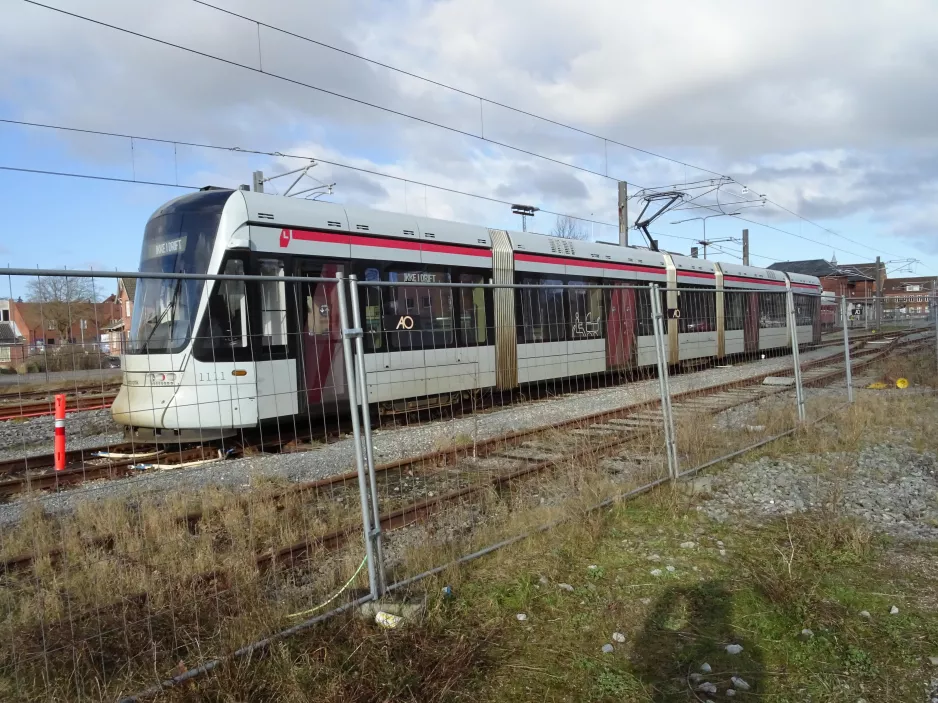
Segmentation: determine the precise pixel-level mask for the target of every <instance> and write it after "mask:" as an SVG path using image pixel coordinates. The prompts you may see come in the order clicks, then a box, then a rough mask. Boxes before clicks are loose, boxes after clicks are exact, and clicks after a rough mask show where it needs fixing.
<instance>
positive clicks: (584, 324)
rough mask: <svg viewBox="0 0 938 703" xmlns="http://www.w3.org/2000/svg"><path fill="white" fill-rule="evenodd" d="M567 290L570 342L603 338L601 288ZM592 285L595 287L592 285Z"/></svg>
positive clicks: (576, 284)
mask: <svg viewBox="0 0 938 703" xmlns="http://www.w3.org/2000/svg"><path fill="white" fill-rule="evenodd" d="M571 284H573V285H575V286H577V287H576V288H568V289H567V295H568V298H569V301H570V337H569V339H571V340H574V341H576V340H580V339H594V338H596V337H602V336H603V291H602V289H601V288H587V287H585V286H586V285H589V284H584V287H583V288H580V287H579V284H578V283H577V282H576V281H571ZM593 285H596V284H595V283H593Z"/></svg>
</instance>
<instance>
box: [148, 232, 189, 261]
mask: <svg viewBox="0 0 938 703" xmlns="http://www.w3.org/2000/svg"><path fill="white" fill-rule="evenodd" d="M185 250H186V238H185V236H183V237H178V238H177V239H167V240H166V241H163V242H154V243H152V244H150V245H149V246H148V247H147V258H148V259H158V258H160V257H161V256H170V255H173V256H175V255H176V254H181V253H182V252H184V251H185Z"/></svg>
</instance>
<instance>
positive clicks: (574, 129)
mask: <svg viewBox="0 0 938 703" xmlns="http://www.w3.org/2000/svg"><path fill="white" fill-rule="evenodd" d="M192 2H194V3H196V4H198V5H202V6H204V7H208V8H210V9H212V10H216V11H218V12H223V13H225V14H226V15H230V16H232V17H237V18H239V19H242V20H244V21H245V22H250V23H251V24H255V25H257V26H258V27H265V28H266V29H270V30H272V31H274V32H279V33H281V34H284V35H286V36H288V37H293V38H294V39H299V40H301V41H304V42H308V43H310V44H315V45H316V46H321V47H323V48H324V49H329V50H331V51H335V52H336V53H339V54H344V55H346V56H350V57H351V58H354V59H358V60H359V61H365V62H366V63H370V64H372V65H375V66H380V67H381V68H386V69H388V70H389V71H394V72H395V73H399V74H401V75H403V76H408V77H410V78H416V79H417V80H419V81H424V82H425V83H429V84H431V85H435V86H437V87H439V88H446V89H447V90H452V91H453V92H454V93H459V94H460V95H465V96H466V97H469V98H474V99H475V100H480V101H482V102H485V103H488V104H489V105H494V106H495V107H500V108H503V109H505V110H511V111H512V112H516V113H518V114H519V115H525V116H526V117H533V118H534V119H536V120H540V121H542V122H546V123H547V124H552V125H554V126H555V127H562V128H564V129H569V130H570V131H571V132H577V133H578V134H582V135H584V136H586V137H592V138H593V139H600V140H602V141H604V142H607V143H609V144H615V145H616V146H621V147H623V148H625V149H631V150H632V151H637V152H639V153H641V154H647V155H648V156H654V157H655V158H656V159H663V160H665V161H670V162H671V163H674V164H678V165H680V166H687V167H688V168H693V169H697V170H698V171H703V172H704V173H712V174H713V175H715V176H722V175H724V174H722V173H719V172H718V171H713V170H711V169H708V168H704V167H703V166H696V165H694V164H691V163H687V162H686V161H681V160H680V159H675V158H673V157H671V156H665V155H664V154H660V153H657V152H654V151H650V150H649V149H643V148H641V147H637V146H635V145H633V144H626V143H624V142H620V141H618V140H616V139H612V138H611V137H604V136H602V135H600V134H596V133H594V132H590V131H589V130H586V129H583V128H582V127H576V126H574V125H571V124H569V123H566V122H561V121H559V120H555V119H552V118H550V117H544V116H543V115H538V114H536V113H534V112H530V111H528V110H524V109H522V108H520V107H515V106H513V105H508V104H506V103H503V102H500V101H498V100H493V99H492V98H487V97H485V96H484V95H479V94H477V93H473V92H472V91H469V90H465V89H463V88H457V87H456V86H454V85H450V84H448V83H443V82H442V81H438V80H434V79H433V78H428V77H426V76H422V75H420V74H419V73H413V72H412V71H408V70H406V69H403V68H398V67H397V66H392V65H391V64H388V63H384V62H383V61H378V60H377V59H372V58H370V57H368V56H363V55H362V54H356V53H355V52H354V51H349V50H348V49H342V48H341V47H338V46H335V45H333V44H329V43H327V42H324V41H320V40H318V39H313V38H312V37H307V36H305V35H303V34H297V33H296V32H291V31H290V30H288V29H284V28H283V27H277V26H276V25H272V24H268V23H267V22H262V21H261V20H258V19H255V18H253V17H248V16H247V15H243V14H240V13H238V12H234V11H233V10H229V9H226V8H224V7H219V6H218V5H213V4H212V3H210V2H205V0H192Z"/></svg>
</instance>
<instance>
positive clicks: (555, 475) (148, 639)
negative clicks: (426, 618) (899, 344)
mask: <svg viewBox="0 0 938 703" xmlns="http://www.w3.org/2000/svg"><path fill="white" fill-rule="evenodd" d="M890 363H891V364H895V363H897V362H890ZM916 363H924V361H923V360H918V361H916V360H915V359H913V358H909V359H905V360H902V362H901V363H899V364H898V365H897V366H896V368H895V369H892V370H883V371H882V372H883V373H893V372H896V373H902V374H903V375H905V376H906V377H909V378H913V379H916V380H914V381H913V383H914V384H916V385H919V384H926V383H928V382H929V379H930V378H931V377H929V376H928V374H926V373H925V372H924V371H923V372H922V375H921V376H916V375H915V374H914V370H915V368H916V366H915V365H916ZM877 373H879V370H877ZM918 379H921V380H918ZM776 401H777V402H776ZM776 401H772V402H766V403H762V404H759V405H757V406H754V407H752V408H751V412H750V415H747V416H746V417H745V423H744V424H746V425H748V426H750V427H753V428H756V427H757V428H760V429H758V430H741V429H740V428H739V427H731V428H730V429H720V427H719V425H718V424H717V423H716V422H715V421H714V419H713V417H712V416H710V415H707V414H706V413H704V412H701V413H699V414H697V415H682V416H680V417H679V418H678V420H677V424H676V428H675V429H676V438H677V443H678V448H679V451H680V454H681V459H680V461H681V469H687V468H690V467H691V466H694V465H698V464H701V463H704V462H707V461H710V460H712V459H714V458H717V457H719V456H722V455H725V454H727V453H729V452H732V451H737V450H739V449H742V448H744V447H746V446H749V445H751V444H753V443H755V442H757V441H760V440H761V439H763V438H764V437H769V436H772V435H774V434H778V433H779V432H781V431H783V430H786V429H789V428H792V427H794V425H795V418H794V407H793V402H792V400H791V399H789V398H787V396H786V395H785V394H780V395H779V396H778V397H777V399H776ZM825 402H826V401H825ZM831 404H833V401H831ZM826 407H827V406H825V405H824V404H823V403H821V402H819V403H817V404H815V405H814V406H813V407H812V412H821V411H822V410H824V409H826ZM934 410H935V398H933V396H931V395H921V394H918V395H915V394H911V393H906V394H902V393H901V392H899V391H894V392H882V393H880V394H860V397H859V399H858V402H857V403H856V404H855V405H854V406H853V407H851V408H850V409H849V411H848V412H846V413H844V414H842V415H840V416H837V417H836V419H835V420H833V421H829V422H828V423H826V424H824V425H822V426H819V427H816V428H813V429H812V430H811V431H809V432H797V433H795V434H794V435H792V436H790V437H789V438H787V439H785V440H782V441H780V442H776V443H774V444H771V445H767V446H766V447H764V448H762V449H760V450H759V451H760V452H761V453H765V454H771V453H778V454H782V453H786V452H799V453H809V454H812V453H813V454H818V455H823V454H830V453H836V452H855V451H857V450H858V449H859V448H860V447H862V446H863V444H864V443H866V442H871V441H876V440H877V439H878V438H880V437H882V436H884V435H887V434H888V433H889V432H893V431H895V429H894V428H895V427H896V426H897V424H898V425H899V426H901V427H903V428H906V430H907V431H908V433H909V434H910V436H911V435H915V436H916V437H919V438H920V439H919V440H918V441H921V442H925V443H930V442H932V441H934V442H938V440H930V439H927V438H928V437H930V436H931V435H930V432H929V431H928V428H929V427H930V423H931V418H933V417H934ZM884 414H886V415H887V416H888V419H889V423H884V422H883V419H884ZM887 424H888V425H891V427H892V429H890V427H889V426H887ZM541 442H542V444H543V446H546V447H559V446H562V447H564V448H565V449H568V450H571V451H572V450H576V452H577V454H576V456H577V458H576V459H575V460H570V461H566V462H561V463H560V465H556V466H553V467H551V468H550V469H549V470H547V471H543V472H539V473H535V474H531V475H529V476H526V477H524V478H523V479H519V480H516V481H510V482H497V483H495V484H493V483H492V478H493V476H494V475H495V473H496V472H498V471H499V470H501V469H499V466H498V463H497V462H491V461H489V460H485V459H483V460H479V461H478V462H477V463H473V462H472V460H465V461H460V462H459V463H458V464H455V465H444V466H440V467H435V468H434V467H430V468H427V469H426V470H424V471H422V472H418V473H417V474H416V475H414V474H407V473H406V472H405V473H401V472H398V473H394V472H389V473H388V474H386V475H385V476H383V477H382V479H381V485H380V487H379V493H380V495H381V496H382V508H383V509H385V510H390V509H393V508H395V507H399V506H401V505H403V504H404V503H405V502H407V500H408V498H406V496H413V495H414V493H415V492H416V493H417V495H421V496H422V497H423V498H425V499H430V498H433V497H439V496H440V495H444V494H446V493H449V492H452V491H457V490H461V489H466V488H474V489H477V490H475V491H474V492H472V493H469V494H467V495H466V496H465V497H464V498H463V499H462V500H460V501H456V502H453V503H449V504H447V505H445V506H443V507H441V508H440V509H439V510H438V511H437V512H436V513H434V514H433V515H431V516H430V518H429V519H427V520H425V521H423V522H421V523H419V524H414V525H411V526H409V527H406V528H403V529H400V530H396V531H394V532H391V533H389V534H387V535H386V536H385V549H386V555H387V561H388V569H389V575H390V576H391V578H392V580H397V579H401V578H407V577H409V576H412V575H415V574H418V573H420V572H422V571H424V570H426V569H429V568H432V567H436V566H439V565H440V564H445V563H448V562H451V561H453V560H455V559H457V558H459V557H461V556H463V555H465V554H468V553H471V552H473V551H475V550H478V549H481V548H484V547H486V546H488V545H491V544H494V543H497V542H500V541H503V540H506V539H510V538H513V537H515V536H518V535H522V534H525V533H528V532H530V531H532V530H536V529H537V528H538V527H539V526H541V525H544V524H548V523H551V522H555V521H564V523H565V527H564V528H563V534H564V537H563V538H562V540H560V541H559V542H557V541H556V540H557V538H556V537H554V536H553V535H556V534H557V533H556V532H554V531H552V532H550V533H547V534H545V535H541V536H535V537H534V538H533V539H531V540H529V542H528V545H529V546H525V547H524V549H532V550H535V551H536V550H547V551H551V550H554V551H556V550H557V549H559V550H561V551H564V552H565V553H568V554H569V555H576V554H577V551H578V545H579V544H590V543H593V542H594V541H595V540H596V538H597V537H598V536H599V534H600V533H601V532H602V529H603V525H604V519H603V518H602V517H601V516H600V515H598V514H597V513H594V512H591V511H590V508H591V507H592V506H594V505H596V504H597V503H599V502H601V501H603V500H606V499H609V498H612V497H614V496H616V495H620V494H622V493H624V492H627V491H629V490H631V489H634V488H637V487H639V486H643V485H645V484H647V483H649V482H650V481H653V480H656V479H658V478H661V477H662V476H664V475H666V461H665V459H664V446H663V439H662V435H661V433H660V432H658V431H653V430H650V431H648V432H647V433H644V434H643V435H641V436H640V437H638V438H636V439H634V440H633V441H631V443H630V444H629V445H628V448H627V450H626V451H625V452H619V453H620V454H622V455H621V456H614V455H615V454H616V452H610V451H609V450H607V449H606V448H604V447H603V446H602V442H599V441H597V440H596V438H595V437H586V436H583V435H576V434H572V433H569V432H567V433H557V434H556V435H555V436H552V437H547V438H546V439H542V440H541ZM469 444H471V439H469V438H467V437H462V436H457V437H454V438H452V439H451V440H448V441H447V444H446V446H445V447H441V448H450V447H464V446H468V445H469ZM610 454H612V455H613V456H610ZM636 457H642V459H641V460H640V461H639V460H635V458H636ZM835 468H836V467H835ZM847 468H848V467H847V465H846V464H844V466H842V467H841V469H842V470H847ZM283 488H284V485H283V484H282V483H281V482H273V481H266V480H261V479H259V480H256V481H253V480H252V489H251V491H250V492H249V493H248V494H247V495H245V494H241V493H236V492H232V491H226V490H221V489H217V488H211V489H207V490H204V491H201V492H199V493H198V494H191V495H170V496H148V495H144V494H142V495H139V496H135V497H134V498H133V499H131V500H121V501H104V502H97V503H92V502H88V503H86V504H83V505H82V506H81V507H80V508H79V509H78V510H77V512H76V513H75V514H73V515H67V516H51V515H47V514H44V513H43V512H42V511H41V509H40V508H39V507H38V505H33V506H30V508H29V509H28V510H27V511H26V512H25V513H24V518H23V520H22V522H21V523H20V524H19V525H17V526H15V527H12V528H9V529H7V530H5V531H4V533H3V536H2V541H0V557H2V558H4V559H8V558H11V557H15V556H19V555H21V554H23V553H33V554H48V553H50V552H52V551H53V550H60V553H59V556H58V558H57V559H52V558H50V557H44V558H41V559H39V560H37V562H36V564H35V566H34V568H33V570H32V571H24V572H20V573H9V574H5V575H4V576H3V581H2V582H0V616H2V622H3V625H2V626H0V633H2V636H3V637H4V639H5V641H7V642H8V643H9V646H8V647H6V648H5V649H4V650H3V652H2V653H0V694H2V695H4V696H6V698H9V699H14V698H16V699H20V700H34V699H36V700H38V699H45V698H47V697H50V696H54V695H58V696H59V697H60V698H62V699H71V698H73V697H75V696H76V695H78V694H79V693H80V694H81V695H85V696H88V697H91V698H93V699H96V698H102V697H113V696H114V695H116V694H117V693H118V692H125V693H126V692H128V691H131V690H136V689H139V688H145V687H147V686H148V685H150V684H152V683H153V681H154V680H156V679H160V678H166V677H167V676H171V675H173V674H174V673H179V671H181V668H180V666H181V667H183V668H191V667H193V666H195V665H197V664H199V663H201V662H204V661H206V660H208V659H210V658H212V657H214V656H218V655H222V654H225V653H227V652H230V651H232V650H233V649H236V648H237V647H239V646H241V645H243V644H245V643H246V642H250V641H253V640H255V639H258V638H261V637H263V636H266V635H267V634H269V633H270V632H272V631H275V630H277V629H280V628H282V627H284V626H285V625H288V624H290V623H291V622H293V621H292V620H291V619H290V618H289V617H288V616H289V614H290V613H291V612H294V611H297V610H302V609H305V608H309V607H310V606H311V605H314V604H318V603H320V602H321V601H323V600H324V599H325V598H326V597H327V596H328V595H330V594H331V593H333V592H334V591H335V590H336V588H337V587H338V586H340V585H341V584H343V583H344V582H345V581H346V580H347V579H348V577H349V575H350V574H351V573H353V572H354V570H355V568H356V567H357V566H358V563H359V561H360V559H361V554H362V547H361V544H360V542H359V541H358V540H355V539H353V540H352V541H351V543H350V544H349V545H348V546H347V548H344V549H342V550H340V551H339V552H334V553H325V552H323V551H322V550H318V551H317V550H316V549H315V548H313V549H311V550H310V552H309V553H308V554H307V555H306V557H307V558H306V559H304V560H303V561H302V562H301V563H299V564H298V565H296V566H297V568H294V569H288V568H286V567H283V568H275V569H271V570H264V569H261V568H259V567H258V565H257V558H258V556H260V555H262V554H264V553H269V552H270V551H271V550H273V549H277V548H280V547H283V546H286V545H290V544H296V543H301V542H303V541H308V540H311V539H314V538H315V537H317V536H319V535H321V534H323V533H327V532H330V531H332V530H335V529H337V528H338V527H340V526H342V525H355V524H357V523H358V521H359V512H360V509H359V506H358V492H357V486H355V485H351V486H348V487H346V488H342V489H336V490H330V491H324V492H322V493H321V494H319V495H318V496H316V497H315V499H311V496H309V495H302V494H298V493H294V494H288V495H286V496H284V497H282V498H280V499H277V500H274V499H273V496H274V495H275V494H279V493H282V492H283ZM395 488H397V489H398V490H397V492H395ZM654 501H656V503H655V505H656V510H663V511H666V512H670V513H672V514H674V515H678V514H680V513H681V511H683V510H684V509H685V508H686V505H685V499H684V498H683V497H682V496H681V495H680V494H678V493H677V492H674V491H670V490H663V491H658V492H657V493H656V497H655V498H654ZM831 502H832V503H836V501H831ZM196 510H198V511H200V512H201V513H202V514H203V515H204V516H205V517H204V518H203V519H202V521H201V522H200V523H199V525H198V527H197V529H190V526H189V525H188V524H187V522H186V521H185V520H184V519H183V518H184V516H185V515H187V514H189V513H192V512H193V511H196ZM775 547H777V550H775V551H774V552H773V557H772V559H770V560H765V559H764V556H763V557H760V559H755V560H753V561H752V562H751V563H750V562H746V564H747V566H746V568H747V573H749V574H751V580H752V582H753V583H754V584H756V588H757V590H758V591H759V593H760V594H761V596H762V597H764V598H765V599H766V600H767V601H769V602H791V601H792V599H793V598H794V597H795V596H796V595H797V594H798V593H810V588H811V578H812V574H814V572H816V571H817V570H818V569H820V568H822V567H823V564H824V558H825V556H824V555H825V554H826V555H830V554H837V555H838V558H841V559H843V558H845V557H844V555H845V554H846V555H851V554H852V555H856V558H857V559H862V558H864V555H866V554H868V551H869V549H870V537H869V534H868V533H866V532H865V531H864V530H863V529H862V528H861V527H859V526H858V525H855V524H851V523H849V522H845V521H844V520H842V519H841V518H840V516H837V515H830V516H826V517H825V518H824V519H823V520H817V519H813V520H812V521H792V522H791V524H790V525H789V526H788V529H787V530H786V532H785V533H784V534H781V535H779V536H778V539H777V540H776V542H775ZM514 553H516V552H514ZM507 554H510V553H509V552H506V553H504V554H502V553H499V554H496V556H494V557H493V560H492V561H493V563H496V564H502V565H503V566H504V567H505V568H508V567H510V565H511V559H512V557H510V556H505V555H507ZM446 578H447V580H448V581H449V582H450V583H459V582H460V580H461V579H462V572H459V571H456V570H449V571H447V572H446ZM364 583H365V579H364V576H361V577H359V580H358V581H357V582H356V583H355V584H353V587H352V589H351V591H350V592H349V593H347V594H345V595H344V596H343V598H346V597H349V596H351V595H354V594H356V593H358V592H359V591H358V589H360V588H361V587H362V586H363V585H364ZM340 602H342V601H341V600H340V601H337V603H336V604H338V603H340ZM487 633H488V630H487V629H486V628H484V627H483V628H482V636H481V642H482V643H481V644H479V643H475V642H474V641H472V640H471V638H470V639H468V640H467V639H466V638H465V637H464V636H462V635H459V634H458V633H452V632H448V631H446V629H445V628H443V629H441V630H439V631H432V629H431V632H430V634H428V633H427V632H425V631H422V632H421V634H420V635H417V634H414V636H413V637H414V639H413V640H410V639H408V637H410V635H409V634H408V635H407V636H405V637H404V638H400V637H394V638H388V637H385V636H384V635H376V634H375V633H374V632H373V631H372V630H371V629H368V628H364V629H363V628H362V626H361V625H360V624H357V623H355V624H348V623H347V622H344V623H338V624H334V625H329V626H328V627H327V628H326V629H325V630H324V631H322V630H317V634H316V635H310V636H309V638H307V641H309V642H311V643H312V644H311V645H310V651H308V652H304V653H302V654H299V655H298V654H296V653H295V650H289V649H288V648H283V647H277V648H275V649H274V651H273V652H271V655H270V656H269V657H268V658H267V659H266V660H265V663H264V664H263V666H262V667H261V668H260V669H257V668H256V667H254V666H252V665H250V664H249V663H248V662H244V663H243V664H242V663H239V664H235V665H232V666H231V667H226V668H225V669H224V671H223V672H222V673H220V674H219V675H218V676H219V678H217V679H216V680H215V681H216V684H217V686H216V687H215V688H212V687H210V688H209V693H206V692H205V690H204V689H201V688H197V689H194V690H191V691H190V690H187V689H183V690H181V691H179V692H177V693H174V694H173V695H174V696H175V697H176V698H177V699H178V700H206V699H207V700H273V699H278V698H279V699H282V700H289V701H292V700H310V698H308V697H305V698H304V695H307V694H308V691H309V690H316V691H317V697H316V700H352V701H359V700H360V701H366V700H368V701H370V700H398V699H400V698H402V697H403V698H406V697H412V698H415V699H419V700H443V699H445V698H446V697H447V696H451V695H452V689H453V687H454V686H456V685H457V684H464V683H465V682H466V681H467V680H471V679H472V678H473V676H475V675H476V674H474V673H473V670H474V669H475V668H476V667H477V666H480V662H482V661H484V660H485V658H486V657H485V649H486V647H485V642H486V638H487V637H488V634H487ZM353 643H355V644H354V646H353ZM359 645H360V648H359V649H358V650H356V653H355V657H354V659H355V662H356V664H355V668H354V669H353V670H347V669H346V668H344V667H343V665H341V664H338V665H337V661H336V657H337V656H346V653H349V652H353V650H355V647H358V646H359ZM446 648H448V651H449V652H450V656H449V657H447V656H443V655H441V654H440V650H441V649H446ZM291 651H292V652H293V653H292V654H291ZM339 653H342V654H339ZM348 656H351V654H348ZM408 657H409V659H408ZM401 658H403V659H401ZM395 659H401V660H402V661H411V662H412V667H411V669H412V675H411V676H408V675H405V674H404V673H403V672H404V668H403V667H401V666H397V665H394V660H395ZM298 672H302V673H298ZM476 673H477V672H476ZM418 690H419V691H420V692H421V695H420V696H419V697H418V696H416V694H414V695H411V693H408V691H410V692H413V691H418ZM304 692H306V693H304ZM203 695H204V697H200V696H203Z"/></svg>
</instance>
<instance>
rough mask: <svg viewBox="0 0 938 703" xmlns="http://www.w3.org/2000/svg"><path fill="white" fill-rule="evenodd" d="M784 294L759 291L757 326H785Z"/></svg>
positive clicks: (766, 327)
mask: <svg viewBox="0 0 938 703" xmlns="http://www.w3.org/2000/svg"><path fill="white" fill-rule="evenodd" d="M785 313H786V306H785V294H784V293H759V328H760V329H768V328H770V327H785V326H786V323H785Z"/></svg>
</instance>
